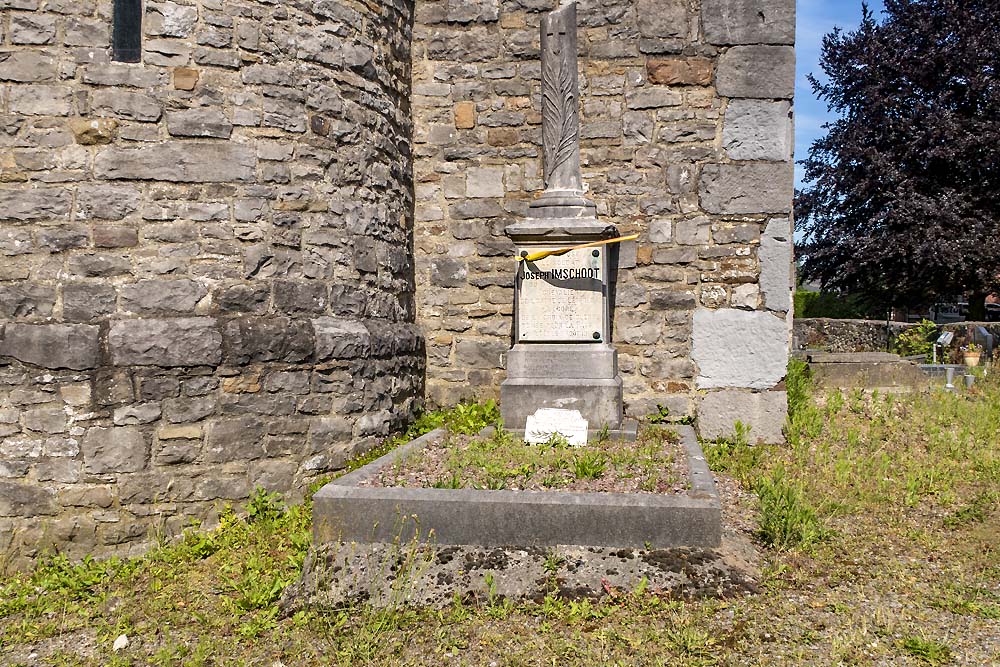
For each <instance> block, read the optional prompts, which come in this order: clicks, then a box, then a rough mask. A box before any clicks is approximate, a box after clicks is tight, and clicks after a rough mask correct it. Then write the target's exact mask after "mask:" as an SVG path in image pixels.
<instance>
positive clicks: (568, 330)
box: [500, 3, 622, 431]
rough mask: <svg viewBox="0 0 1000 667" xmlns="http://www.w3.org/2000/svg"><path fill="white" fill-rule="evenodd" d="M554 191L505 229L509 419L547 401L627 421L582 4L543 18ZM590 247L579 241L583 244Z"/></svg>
mask: <svg viewBox="0 0 1000 667" xmlns="http://www.w3.org/2000/svg"><path fill="white" fill-rule="evenodd" d="M541 33H542V34H541V44H542V135H543V148H544V167H545V191H544V192H543V193H542V194H541V195H540V196H539V197H538V198H537V199H536V200H535V201H533V202H532V204H531V206H530V208H529V211H528V216H527V218H526V219H524V220H521V221H520V222H517V223H515V224H512V225H509V226H508V227H507V228H506V230H505V233H506V235H507V236H508V237H510V239H511V240H512V241H513V242H514V245H515V246H516V249H517V250H516V252H517V255H518V257H517V260H516V261H517V274H516V280H515V288H514V326H513V333H512V335H513V347H512V349H511V350H510V352H509V353H508V356H507V379H506V380H505V381H504V382H503V383H502V384H501V387H500V399H501V400H500V403H501V412H502V413H503V419H504V424H505V425H506V427H507V428H510V429H513V430H522V429H524V428H525V422H526V419H527V417H528V415H531V414H533V413H534V412H535V411H536V410H538V409H539V408H562V409H571V410H578V411H579V412H580V413H581V415H582V416H583V418H584V419H586V420H587V421H588V422H589V424H590V428H591V429H593V430H598V429H601V428H603V427H605V426H606V427H607V428H608V429H610V430H612V431H616V430H620V429H621V428H622V379H621V376H620V375H619V372H618V355H617V352H616V351H615V349H614V348H613V347H612V345H611V342H612V341H611V311H610V304H611V301H610V300H609V296H610V292H611V288H612V284H613V280H614V276H612V272H611V267H612V264H613V263H612V261H611V259H612V257H611V255H612V253H613V252H614V246H613V245H611V244H600V243H598V244H594V242H600V241H609V240H612V239H616V238H618V237H619V234H618V230H617V229H616V228H615V227H614V226H613V225H608V224H603V223H601V222H600V221H599V220H598V219H597V215H596V213H597V211H596V207H595V206H594V203H593V202H592V201H590V200H589V199H587V197H586V190H585V188H584V185H583V176H582V174H581V172H580V119H579V81H578V75H577V37H576V3H571V4H567V5H564V6H562V7H560V8H558V9H556V10H555V11H553V12H551V13H550V14H549V15H548V16H546V17H545V18H544V19H543V20H542V26H541ZM588 243H591V244H594V245H592V247H588V248H578V249H572V250H567V249H568V248H573V247H574V246H579V245H583V244H588Z"/></svg>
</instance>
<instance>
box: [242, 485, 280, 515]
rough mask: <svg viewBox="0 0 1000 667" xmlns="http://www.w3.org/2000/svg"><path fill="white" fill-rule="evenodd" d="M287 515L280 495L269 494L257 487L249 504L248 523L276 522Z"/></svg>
mask: <svg viewBox="0 0 1000 667" xmlns="http://www.w3.org/2000/svg"><path fill="white" fill-rule="evenodd" d="M284 513H285V505H284V504H283V503H282V502H281V494H280V493H268V492H267V491H266V490H265V489H262V488H261V487H259V486H258V487H257V488H256V489H255V490H254V492H253V495H252V496H250V500H249V501H248V502H247V521H249V522H250V523H254V522H255V521H274V520H275V519H277V518H279V517H280V516H281V515H282V514H284Z"/></svg>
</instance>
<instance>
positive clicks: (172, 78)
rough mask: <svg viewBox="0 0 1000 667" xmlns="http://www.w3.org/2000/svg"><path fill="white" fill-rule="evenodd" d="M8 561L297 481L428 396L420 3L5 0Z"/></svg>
mask: <svg viewBox="0 0 1000 667" xmlns="http://www.w3.org/2000/svg"><path fill="white" fill-rule="evenodd" d="M0 9H2V11H0V42H2V47H0V254H2V258H0V326H2V329H0V330H2V337H0V553H2V552H6V551H8V550H10V549H13V552H14V553H18V554H21V555H22V556H30V555H32V554H34V553H37V551H38V550H39V549H41V548H44V547H46V546H47V545H50V544H53V543H59V544H60V545H62V546H61V548H63V549H64V550H66V551H68V552H70V553H71V554H73V555H81V554H82V553H91V554H95V555H101V554H104V553H109V552H112V551H114V552H116V553H119V554H120V553H126V552H128V550H129V549H130V548H132V546H135V547H136V548H141V547H142V546H143V545H144V544H146V543H148V542H149V541H150V540H152V539H154V538H155V537H156V536H157V535H159V534H161V533H174V532H176V531H177V530H178V529H179V528H180V527H181V526H183V525H184V524H185V523H186V522H188V521H189V520H190V519H191V518H197V519H206V518H211V517H212V515H213V513H214V512H215V511H217V510H218V508H219V507H220V506H221V505H222V504H223V503H225V502H239V501H240V500H242V499H244V498H246V497H247V496H248V494H250V493H251V491H252V489H253V488H254V487H255V486H257V485H261V486H264V487H266V488H268V489H272V490H283V491H284V490H289V489H296V490H300V489H302V488H304V487H305V483H306V482H307V481H309V480H310V479H312V478H314V477H316V476H319V475H322V474H324V473H326V472H328V471H331V470H334V469H336V468H338V467H339V466H341V465H342V464H343V462H344V460H345V459H346V458H347V457H348V456H350V455H351V454H352V453H353V452H355V451H358V450H360V449H363V448H365V447H367V446H370V445H371V444H373V443H374V442H376V441H377V439H379V438H380V437H381V436H384V435H385V434H387V433H388V432H389V431H390V429H394V428H398V427H400V426H401V425H402V424H403V423H404V422H405V421H406V420H407V419H408V418H409V417H410V415H411V412H412V409H413V408H414V406H415V402H417V401H420V400H422V394H423V366H424V353H425V352H424V345H423V339H422V337H421V336H420V334H419V333H418V332H417V331H416V329H415V327H414V325H413V321H414V315H415V302H414V274H413V262H412V238H411V235H412V222H413V217H412V216H413V190H412V175H411V174H412V171H411V154H410V145H409V141H410V135H411V117H410V108H409V86H410V72H409V68H410V53H409V48H410V36H411V35H410V30H411V26H412V19H413V16H412V3H410V2H408V1H407V0H389V1H382V2H378V3H368V2H355V1H353V0H315V1H313V0H300V1H296V2H272V1H268V0H260V1H255V0H237V1H234V2H230V1H229V0H225V1H222V0H200V1H193V0H177V2H166V1H164V2H160V1H155V0H149V1H148V2H146V3H145V14H144V21H143V30H144V36H143V50H142V62H141V63H138V64H126V63H121V62H111V61H110V56H109V43H110V39H111V34H112V33H111V30H112V3H111V2H110V1H109V0H97V1H96V2H95V1H94V0H82V1H78V0H73V1H68V0H8V1H6V2H2V3H0Z"/></svg>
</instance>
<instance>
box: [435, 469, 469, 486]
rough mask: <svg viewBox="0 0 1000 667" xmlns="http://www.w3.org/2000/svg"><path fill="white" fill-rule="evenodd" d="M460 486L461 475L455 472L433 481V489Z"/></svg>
mask: <svg viewBox="0 0 1000 667" xmlns="http://www.w3.org/2000/svg"><path fill="white" fill-rule="evenodd" d="M462 486H463V484H462V476H461V475H460V474H459V473H457V472H456V473H455V474H453V475H452V476H451V477H445V478H443V479H439V480H438V481H436V482H434V488H435V489H461V488H462Z"/></svg>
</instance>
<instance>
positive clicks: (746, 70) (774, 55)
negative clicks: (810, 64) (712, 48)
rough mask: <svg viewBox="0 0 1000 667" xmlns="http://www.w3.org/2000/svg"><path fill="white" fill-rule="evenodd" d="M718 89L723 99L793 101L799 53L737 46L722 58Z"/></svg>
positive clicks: (787, 47)
mask: <svg viewBox="0 0 1000 667" xmlns="http://www.w3.org/2000/svg"><path fill="white" fill-rule="evenodd" d="M715 87H716V90H717V91H718V93H719V95H721V96H723V97H755V98H762V99H789V100H790V99H792V97H794V95H795V49H794V48H792V47H790V46H734V47H732V48H730V49H729V50H728V51H726V52H725V53H723V54H722V55H721V56H720V57H719V66H718V69H717V70H716V75H715Z"/></svg>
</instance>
